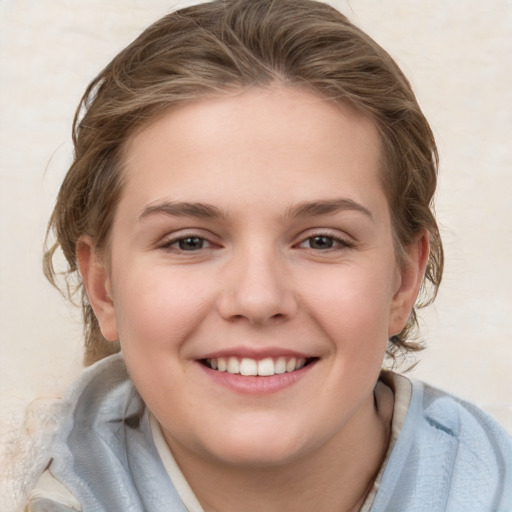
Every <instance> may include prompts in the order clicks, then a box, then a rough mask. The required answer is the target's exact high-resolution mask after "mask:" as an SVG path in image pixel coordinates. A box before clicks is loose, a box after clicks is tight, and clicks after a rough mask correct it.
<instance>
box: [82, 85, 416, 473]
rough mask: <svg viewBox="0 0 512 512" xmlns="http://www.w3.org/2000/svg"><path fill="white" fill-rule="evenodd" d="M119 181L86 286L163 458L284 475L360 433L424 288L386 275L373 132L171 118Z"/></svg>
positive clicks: (346, 120) (395, 271)
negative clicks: (157, 430) (154, 425)
mask: <svg viewBox="0 0 512 512" xmlns="http://www.w3.org/2000/svg"><path fill="white" fill-rule="evenodd" d="M124 163H125V167H126V170H125V173H126V174H125V178H126V182H125V188H124V193H123V196H122V198H121V201H120V203H119V206H118V210H117V213H116V216H115V220H114V224H113V228H112V234H111V246H110V251H111V253H110V264H109V268H108V269H106V268H102V266H101V264H91V265H89V266H88V263H87V261H86V260H87V258H85V257H82V272H83V274H84V279H85V282H86V285H87V287H88V291H89V294H90V297H91V302H92V304H93V307H94V309H95V311H96V313H97V316H98V318H99V321H100V325H101V328H102V331H103V334H104V335H105V336H106V337H107V338H108V339H112V340H114V339H117V338H119V339H120V342H121V346H122V351H123V353H124V357H125V360H126V365H127V367H128V370H129V373H130V375H131V377H132V379H133V381H134V383H135V385H136V387H137V389H138V391H139V392H140V394H141V396H142V397H143V399H144V400H145V402H146V403H147V405H148V407H149V408H150V410H151V411H152V412H153V414H154V415H155V416H156V418H157V419H158V421H159V422H160V424H161V425H162V428H163V431H164V435H165V437H166V439H167V441H168V443H169V444H170V446H171V448H173V447H176V448H179V449H180V450H182V451H184V453H187V452H188V453H193V454H195V456H199V457H203V458H205V459H206V458H208V459H209V460H213V461H217V462H218V463H229V464H237V465H243V464H260V465H261V464H263V465H265V464H282V463H283V462H286V461H291V460H294V458H297V457H301V456H306V455H308V454H312V453H314V452H315V450H318V449H319V448H320V447H322V446H327V445H329V443H332V442H335V441H336V439H338V438H339V437H340V436H343V435H344V432H346V431H347V429H348V428H349V426H352V428H353V427H354V426H358V425H359V424H362V423H363V422H364V421H366V420H365V418H367V415H366V414H365V413H363V411H367V410H368V407H369V406H370V404H373V394H372V390H373V388H374V385H375V383H376V380H377V378H378V374H379V371H380V368H381V364H382V360H383V356H384V352H385V348H386V344H387V339H388V337H389V336H390V335H393V334H396V333H397V332H399V331H400V330H401V329H402V327H403V326H404V323H405V321H406V319H407V316H408V314H409V312H410V308H411V306H412V303H413V301H414V299H415V296H416V293H417V287H418V285H419V278H418V275H419V273H420V272H419V271H418V269H417V268H416V271H412V270H407V269H406V268H398V266H397V264H396V259H395V254H394V250H393V239H392V227H391V223H390V215H389V211H388V204H387V201H386V197H385V195H384V192H383V190H382V187H381V184H380V180H379V171H380V144H379V136H378V134H377V131H376V129H375V127H374V126H373V124H372V122H371V121H370V120H369V119H367V118H366V117H364V116H362V115H361V114H359V113H357V112H355V111H354V110H352V109H350V108H349V107H348V106H343V105H341V106H340V105H334V104H333V103H329V102H327V101H324V100H322V99H321V98H319V97H317V96H315V95H312V94H310V93H308V92H304V91H301V90H297V89H291V88H285V87H281V88H277V87H276V88H275V89H271V90H270V89H269V90H261V89H251V90H248V91H244V92H240V93H238V94H235V95H227V96H224V97H221V98H206V99H203V100H199V101H196V102H193V103H189V104H186V105H181V106H178V107H176V108H173V109H172V110H170V111H168V112H167V113H165V114H164V115H162V116H161V117H160V118H159V119H157V120H155V121H154V122H153V123H151V124H150V125H148V126H147V127H146V128H144V129H143V130H142V131H140V132H139V133H138V134H137V135H135V136H134V137H133V138H132V140H131V141H130V143H129V144H128V146H127V148H126V151H125V162H124ZM84 261H85V263H84ZM417 266H418V265H416V267H417ZM413 267H414V266H413ZM413 267H411V268H413Z"/></svg>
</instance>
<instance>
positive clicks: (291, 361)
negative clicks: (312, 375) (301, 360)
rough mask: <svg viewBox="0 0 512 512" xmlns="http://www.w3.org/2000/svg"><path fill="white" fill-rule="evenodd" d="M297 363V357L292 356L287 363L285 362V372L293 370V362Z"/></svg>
mask: <svg viewBox="0 0 512 512" xmlns="http://www.w3.org/2000/svg"><path fill="white" fill-rule="evenodd" d="M296 363H297V359H295V357H292V358H291V359H290V360H289V361H288V362H287V363H286V371H287V372H293V370H295V364H296Z"/></svg>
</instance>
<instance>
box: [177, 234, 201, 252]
mask: <svg viewBox="0 0 512 512" xmlns="http://www.w3.org/2000/svg"><path fill="white" fill-rule="evenodd" d="M178 245H179V247H180V249H181V250H183V251H193V250H195V249H202V247H203V239H202V238H199V237H197V236H190V237H188V238H182V239H181V240H180V241H179V244H178Z"/></svg>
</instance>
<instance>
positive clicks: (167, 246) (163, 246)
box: [158, 234, 214, 253]
mask: <svg viewBox="0 0 512 512" xmlns="http://www.w3.org/2000/svg"><path fill="white" fill-rule="evenodd" d="M185 240H199V241H201V247H199V248H197V249H183V248H181V247H173V246H175V245H178V244H179V243H180V242H183V241H185ZM204 242H206V243H207V244H208V245H209V246H208V247H204V246H203V245H204ZM158 248H159V249H163V250H166V251H175V252H180V253H184V252H190V253H193V252H198V251H200V250H203V249H212V248H214V244H213V243H212V242H210V241H209V240H208V239H206V238H205V237H204V236H197V235H194V234H190V235H185V236H180V237H178V238H172V239H171V240H166V241H165V242H163V243H162V244H161V245H159V246H158Z"/></svg>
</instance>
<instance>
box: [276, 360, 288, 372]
mask: <svg viewBox="0 0 512 512" xmlns="http://www.w3.org/2000/svg"><path fill="white" fill-rule="evenodd" d="M285 371H286V359H285V358H284V357H279V358H278V359H277V361H276V369H275V372H276V373H277V374H278V375H280V374H281V373H284V372H285Z"/></svg>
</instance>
